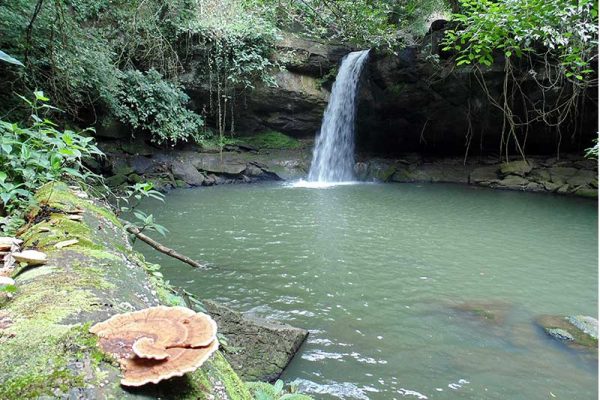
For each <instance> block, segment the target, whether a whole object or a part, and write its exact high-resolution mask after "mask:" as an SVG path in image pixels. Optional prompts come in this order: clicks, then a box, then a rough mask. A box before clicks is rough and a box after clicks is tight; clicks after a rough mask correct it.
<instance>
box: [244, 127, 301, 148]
mask: <svg viewBox="0 0 600 400" xmlns="http://www.w3.org/2000/svg"><path fill="white" fill-rule="evenodd" d="M239 142H242V143H246V144H249V145H250V146H253V147H256V148H258V149H290V150H291V149H298V148H300V147H302V144H301V143H300V141H298V140H297V139H294V138H292V137H289V136H287V135H284V134H283V133H281V132H277V131H265V132H262V133H259V134H257V135H254V136H249V137H244V138H241V139H239Z"/></svg>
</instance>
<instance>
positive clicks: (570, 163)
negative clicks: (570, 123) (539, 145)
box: [96, 138, 598, 198]
mask: <svg viewBox="0 0 600 400" xmlns="http://www.w3.org/2000/svg"><path fill="white" fill-rule="evenodd" d="M242 140H243V138H242ZM312 144H313V143H312V141H309V140H304V141H298V142H297V145H296V146H293V147H295V148H280V149H277V148H269V149H266V148H260V147H254V146H251V145H246V144H237V145H228V146H226V147H225V148H224V149H223V151H217V150H214V149H213V150H207V149H203V148H201V147H200V146H196V145H187V146H184V147H181V148H178V149H176V150H173V149H169V150H163V149H159V148H156V147H153V146H150V145H147V144H145V143H142V142H137V143H125V144H120V143H119V142H117V141H114V142H104V143H101V144H100V147H101V148H102V149H103V150H104V151H105V152H106V153H107V155H108V157H107V159H106V160H105V163H104V164H103V165H97V166H96V168H98V169H101V170H102V171H103V172H104V173H105V174H106V175H107V176H109V177H108V180H107V181H108V183H109V184H110V185H113V186H119V185H122V184H125V183H135V182H139V181H142V180H150V181H152V182H154V184H155V186H156V187H157V188H159V189H160V190H163V191H166V190H169V189H172V188H178V187H194V186H212V185H220V184H240V183H252V182H259V181H269V180H270V181H278V180H286V181H294V180H298V179H304V178H306V176H307V175H308V170H309V168H310V162H311V157H312V154H311V153H312ZM510 160H511V161H510V162H508V163H507V162H501V161H499V159H498V158H497V157H478V158H469V159H467V160H465V159H464V158H463V157H430V156H423V155H420V154H415V153H412V154H405V155H403V156H401V157H398V158H383V157H370V156H368V155H365V154H362V155H361V154H359V155H358V156H357V163H356V165H355V173H356V176H357V178H358V180H361V181H380V182H396V183H406V182H433V183H435V182H443V183H458V184H467V185H476V186H483V187H490V188H494V189H502V190H518V191H526V192H544V193H555V194H560V195H574V196H579V197H589V198H597V197H598V163H597V161H596V160H590V159H585V158H584V157H583V156H581V155H577V154H564V155H562V156H561V158H560V159H556V157H544V156H531V157H528V158H527V162H525V161H523V160H522V159H520V158H518V157H511V159H510Z"/></svg>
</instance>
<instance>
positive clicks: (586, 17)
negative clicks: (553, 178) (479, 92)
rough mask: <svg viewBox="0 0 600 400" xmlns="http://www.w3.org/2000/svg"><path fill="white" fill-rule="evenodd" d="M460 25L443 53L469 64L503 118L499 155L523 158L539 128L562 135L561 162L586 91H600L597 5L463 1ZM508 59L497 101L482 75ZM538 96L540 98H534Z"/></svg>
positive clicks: (554, 0)
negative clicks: (533, 131) (566, 137)
mask: <svg viewBox="0 0 600 400" xmlns="http://www.w3.org/2000/svg"><path fill="white" fill-rule="evenodd" d="M459 10H460V12H459V13H457V14H454V16H453V19H454V21H455V22H456V23H457V24H458V25H457V27H456V28H455V29H451V30H448V31H446V37H445V44H446V47H445V48H444V50H445V51H450V52H454V53H455V54H456V63H457V66H461V65H471V66H473V68H474V69H475V73H476V74H475V75H476V77H477V80H478V82H479V84H480V86H481V87H482V89H483V91H484V92H485V94H486V95H487V97H488V99H489V100H490V103H491V104H492V105H493V106H494V107H495V108H497V109H498V110H499V111H501V113H502V116H503V126H502V134H501V137H500V143H499V154H500V155H504V158H506V159H508V157H509V151H510V149H511V146H514V150H515V151H516V152H517V153H518V154H520V155H521V157H522V158H523V159H525V158H526V157H525V149H526V144H527V137H528V134H529V129H530V128H531V126H532V124H534V123H541V124H543V125H544V126H546V127H547V128H550V129H551V130H553V131H554V132H556V133H557V143H556V155H557V157H560V145H561V142H562V139H563V131H564V130H566V129H567V127H572V129H573V134H572V135H571V136H572V137H574V136H575V135H576V134H577V133H578V129H579V130H580V129H581V121H580V119H581V118H580V117H581V115H582V110H581V109H580V108H581V107H582V104H584V103H585V102H584V97H585V94H586V91H587V90H588V89H589V88H590V87H595V86H597V85H598V81H597V78H596V76H597V75H596V71H595V69H594V68H597V67H594V65H597V61H598V54H597V46H598V29H597V24H598V3H597V2H595V1H592V0H581V1H574V0H550V1H548V0H531V1H527V2H521V1H515V0H500V1H493V0H483V1H480V0H460V7H459ZM499 56H502V57H503V58H504V66H503V73H504V79H503V83H502V88H501V95H500V97H498V98H497V97H494V96H493V95H492V94H491V91H490V89H489V88H488V86H487V84H486V81H485V79H484V77H483V74H484V71H485V70H486V68H489V67H492V65H493V64H494V62H495V60H497V59H498V58H499ZM531 82H533V83H534V84H535V87H536V90H534V91H532V90H531V88H529V87H524V86H525V85H529V84H531ZM531 93H538V94H539V98H532V96H531V95H530V94H531Z"/></svg>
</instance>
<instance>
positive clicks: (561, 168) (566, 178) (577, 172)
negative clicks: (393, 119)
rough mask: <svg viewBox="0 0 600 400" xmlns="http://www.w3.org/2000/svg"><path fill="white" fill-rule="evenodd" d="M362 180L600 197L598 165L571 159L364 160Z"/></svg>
mask: <svg viewBox="0 0 600 400" xmlns="http://www.w3.org/2000/svg"><path fill="white" fill-rule="evenodd" d="M356 173H357V175H358V177H359V179H361V180H379V181H382V182H403V183H405V182H447V183H462V184H470V185H477V186H485V187H491V188H495V189H507V190H521V191H527V192H549V193H558V194H572V195H576V196H581V197H592V198H597V197H598V162H597V161H596V160H587V159H583V158H582V157H581V156H575V155H567V156H564V157H563V158H562V159H561V160H557V159H556V158H547V157H529V158H528V159H527V161H524V160H522V159H512V160H511V161H509V162H499V161H498V159H497V158H481V159H477V160H467V161H466V162H465V161H464V160H463V159H462V158H441V159H440V158H433V159H428V158H427V157H422V156H419V155H411V154H409V155H406V156H405V157H403V158H398V159H394V160H390V159H379V158H376V159H363V160H362V161H359V162H358V163H357V164H356Z"/></svg>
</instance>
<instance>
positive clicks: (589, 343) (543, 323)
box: [536, 315, 598, 350]
mask: <svg viewBox="0 0 600 400" xmlns="http://www.w3.org/2000/svg"><path fill="white" fill-rule="evenodd" d="M536 322H537V324H538V325H539V326H540V327H542V328H543V329H544V331H545V332H546V333H547V334H548V335H550V336H551V337H553V338H555V339H558V340H560V341H563V342H566V343H569V344H571V345H575V346H577V347H584V348H591V349H594V350H596V349H597V347H598V320H597V319H595V318H592V317H588V316H582V315H577V316H568V317H564V316H560V315H542V316H540V317H539V318H537V320H536Z"/></svg>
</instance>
